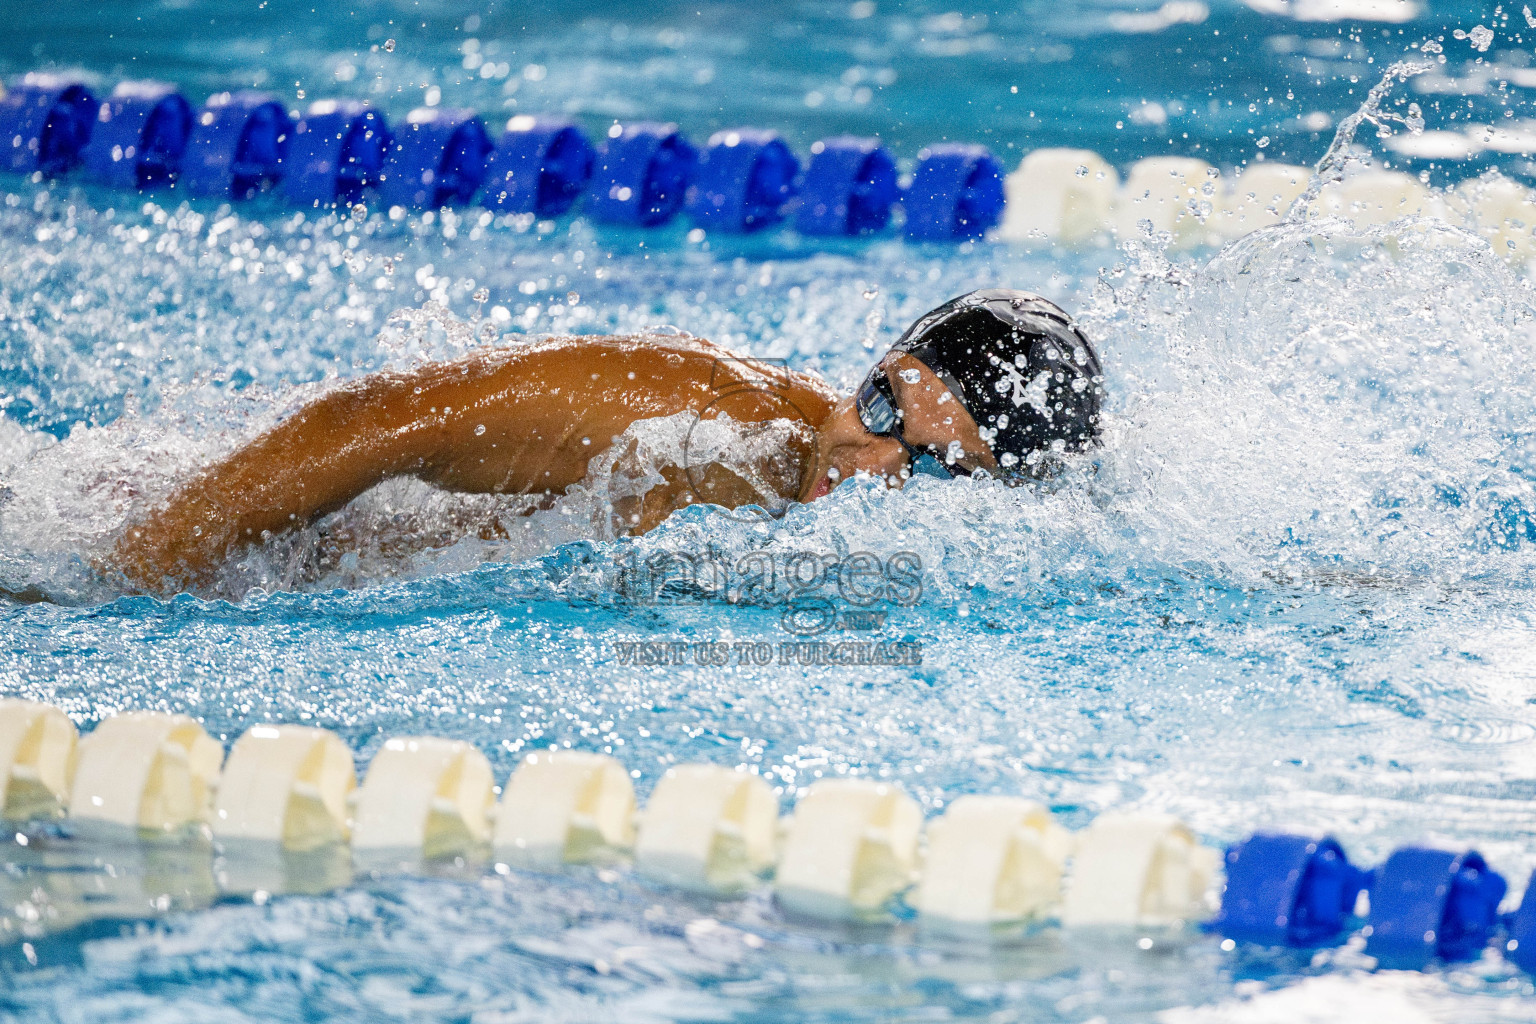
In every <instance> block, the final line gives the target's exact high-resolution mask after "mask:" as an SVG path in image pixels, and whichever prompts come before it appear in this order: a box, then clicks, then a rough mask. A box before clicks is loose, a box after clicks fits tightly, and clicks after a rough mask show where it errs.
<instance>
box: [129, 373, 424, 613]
mask: <svg viewBox="0 0 1536 1024" xmlns="http://www.w3.org/2000/svg"><path fill="white" fill-rule="evenodd" d="M422 376H423V375H421V374H413V375H409V376H402V375H382V374H381V375H374V376H371V377H366V378H363V379H362V380H360V381H356V382H354V383H351V384H348V385H346V386H344V387H342V388H339V389H338V390H336V391H334V392H332V393H330V394H328V395H326V396H324V397H323V398H320V399H318V400H316V401H314V402H312V403H310V404H309V405H307V406H305V407H304V408H303V409H301V410H300V411H299V412H297V413H295V414H294V415H293V416H291V417H289V418H288V419H287V420H285V421H284V422H282V423H281V424H279V425H278V426H277V427H275V428H274V429H273V430H271V431H270V432H268V433H267V434H265V435H263V436H261V437H260V438H258V439H256V440H255V441H253V442H252V443H251V444H249V445H247V446H246V447H244V448H242V449H240V450H239V451H237V452H235V453H234V454H233V455H231V456H230V457H229V458H227V459H225V460H224V461H223V462H221V463H218V464H217V465H214V466H212V467H210V468H209V469H208V470H206V471H205V472H203V473H202V474H201V475H200V476H198V477H197V478H196V479H194V480H192V481H191V482H189V483H188V484H186V485H185V486H183V487H182V488H181V489H180V490H179V491H177V492H176V494H174V495H173V496H172V497H171V499H170V501H169V502H167V503H166V504H165V505H164V506H162V507H161V508H159V509H156V510H155V511H154V512H153V513H151V514H150V515H149V516H148V517H147V518H145V519H144V520H143V521H141V522H139V523H137V524H134V525H132V526H130V527H129V528H128V529H127V530H126V531H125V533H124V534H123V536H122V538H121V539H120V540H119V542H118V545H117V550H116V558H115V561H116V563H117V566H118V568H119V569H120V570H121V571H122V572H123V573H124V574H125V575H126V576H127V577H128V579H129V580H130V581H131V582H132V583H134V584H135V585H137V586H139V587H142V588H144V589H147V590H151V591H161V590H174V589H179V587H181V586H183V585H186V584H189V583H195V582H197V581H201V580H203V579H205V578H206V577H207V575H208V574H209V572H210V571H211V570H212V569H213V568H214V567H216V566H217V565H219V564H220V563H221V562H222V561H223V560H224V559H225V558H226V557H228V556H229V555H230V554H231V553H232V552H233V551H234V550H236V549H237V548H239V547H241V546H243V545H245V544H247V543H250V542H252V541H259V540H260V539H261V537H262V534H263V533H265V532H271V533H278V532H280V531H283V530H286V529H290V528H292V527H294V526H301V525H303V524H305V523H308V522H311V521H313V520H314V519H315V518H316V517H318V516H321V515H324V514H325V513H327V512H329V511H331V510H333V509H336V508H339V507H341V506H342V505H344V504H346V503H347V502H348V501H350V500H351V499H352V498H354V497H356V496H357V495H358V494H361V493H362V492H363V491H365V490H367V489H368V488H369V487H371V486H373V485H374V484H376V483H378V482H379V481H381V480H385V479H387V478H389V477H392V476H399V475H404V474H408V473H411V472H413V471H414V472H420V471H422V470H424V469H427V468H428V467H430V466H431V465H433V464H435V462H436V461H437V459H438V456H439V453H440V452H441V451H442V449H443V446H444V444H445V443H451V441H452V430H451V429H450V426H449V421H450V420H451V419H452V417H451V415H438V416H431V415H430V414H428V415H425V416H424V415H422V413H423V412H425V409H422V408H420V407H419V404H420V403H419V401H418V399H419V398H420V396H421V395H424V394H426V393H427V391H428V387H424V386H423V384H424V383H425V384H428V385H430V382H424V381H422V380H421V379H420V378H421V377H422ZM418 388H421V392H420V394H418V393H417V389H418ZM430 408H431V406H430V405H427V406H426V409H430ZM434 421H435V422H434Z"/></svg>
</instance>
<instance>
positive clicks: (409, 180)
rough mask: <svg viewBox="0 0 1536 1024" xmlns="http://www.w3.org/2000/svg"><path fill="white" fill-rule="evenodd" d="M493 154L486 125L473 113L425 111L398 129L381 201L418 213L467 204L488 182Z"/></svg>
mask: <svg viewBox="0 0 1536 1024" xmlns="http://www.w3.org/2000/svg"><path fill="white" fill-rule="evenodd" d="M490 152H491V140H490V136H488V135H487V134H486V131H485V124H484V123H483V122H482V121H481V120H480V118H479V116H478V115H476V114H475V112H474V111H472V110H456V109H445V108H442V107H421V108H418V109H416V110H413V111H411V112H410V113H409V114H408V115H406V119H405V124H404V125H402V126H400V127H399V128H397V129H396V130H395V135H394V145H393V147H392V148H391V149H390V151H389V156H388V159H386V160H385V162H384V170H383V176H382V179H381V180H380V182H379V198H380V200H381V201H382V202H383V203H384V205H385V206H404V207H408V208H412V209H417V210H424V209H433V210H435V209H437V208H438V207H440V206H451V205H462V204H464V203H467V202H469V201H470V200H471V199H473V198H474V196H475V192H477V191H478V190H479V188H480V183H481V182H482V181H484V180H485V162H486V157H487V156H489V155H490Z"/></svg>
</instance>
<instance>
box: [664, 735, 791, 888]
mask: <svg viewBox="0 0 1536 1024" xmlns="http://www.w3.org/2000/svg"><path fill="white" fill-rule="evenodd" d="M778 827H779V801H778V798H777V797H775V796H774V795H773V790H772V789H770V788H769V787H768V783H766V782H764V781H763V779H762V778H761V777H759V776H757V775H752V774H749V773H747V772H743V771H734V770H732V769H730V768H724V767H720V766H718V765H710V764H685V765H679V766H678V767H676V768H672V769H669V770H668V771H667V773H666V774H665V775H663V776H662V777H661V780H660V781H659V782H657V783H656V788H655V789H654V790H652V791H651V797H650V799H649V800H647V801H646V804H645V810H644V812H643V813H642V814H641V816H640V826H639V834H638V836H637V838H636V840H635V870H637V871H639V872H640V873H641V874H643V875H646V876H647V877H649V878H653V879H655V880H657V881H659V882H665V883H667V884H669V885H675V886H678V887H679V888H683V889H688V890H690V891H693V892H710V893H718V894H722V895H729V894H734V893H739V892H742V891H745V890H746V889H748V888H750V887H751V886H752V885H753V884H754V883H756V882H757V881H758V880H759V878H760V876H761V875H762V873H763V872H764V871H766V870H767V869H768V868H770V867H772V866H773V858H774V845H775V841H776V840H777V837H778Z"/></svg>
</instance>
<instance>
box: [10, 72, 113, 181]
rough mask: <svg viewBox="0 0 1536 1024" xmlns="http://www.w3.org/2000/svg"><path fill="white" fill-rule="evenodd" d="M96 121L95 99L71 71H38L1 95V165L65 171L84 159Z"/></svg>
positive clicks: (14, 167) (60, 172)
mask: <svg viewBox="0 0 1536 1024" xmlns="http://www.w3.org/2000/svg"><path fill="white" fill-rule="evenodd" d="M95 123H96V98H95V97H94V96H92V95H91V91H90V90H89V89H88V88H86V86H85V85H84V83H82V82H80V81H79V80H78V79H75V78H71V77H69V76H67V75H54V74H49V73H46V72H40V71H33V72H29V73H28V74H25V75H23V76H22V77H21V79H20V81H17V82H13V83H12V84H11V88H10V90H9V91H8V92H7V93H6V94H5V95H4V96H3V97H0V167H4V168H5V169H8V170H12V171H21V172H22V173H25V174H30V173H32V172H33V171H42V172H43V173H44V174H49V175H53V174H63V173H64V172H65V171H68V170H70V169H71V168H72V167H74V166H75V165H76V164H78V163H79V162H80V151H81V150H82V149H84V148H85V145H86V143H87V142H88V141H90V138H91V130H92V128H93V126H94V125H95Z"/></svg>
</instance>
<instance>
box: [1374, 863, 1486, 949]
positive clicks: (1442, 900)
mask: <svg viewBox="0 0 1536 1024" xmlns="http://www.w3.org/2000/svg"><path fill="white" fill-rule="evenodd" d="M1507 888H1508V886H1507V884H1506V883H1505V881H1504V879H1503V877H1502V876H1501V875H1499V874H1498V873H1496V872H1494V871H1492V870H1490V869H1489V867H1488V865H1487V864H1486V863H1485V862H1484V860H1483V858H1482V856H1481V855H1480V854H1479V853H1477V851H1475V850H1467V851H1465V852H1458V851H1454V850H1440V849H1432V848H1429V847H1422V846H1408V847H1403V848H1401V849H1398V850H1394V851H1393V852H1392V855H1391V856H1390V857H1388V858H1387V862H1386V863H1385V864H1383V865H1382V866H1381V867H1380V868H1378V869H1377V871H1376V877H1375V878H1374V880H1373V881H1372V882H1371V888H1370V893H1371V895H1370V900H1371V913H1370V917H1369V918H1368V923H1367V927H1366V943H1365V951H1366V952H1367V953H1368V954H1370V955H1371V956H1374V957H1376V958H1377V960H1378V961H1379V962H1380V963H1381V965H1382V966H1384V967H1413V968H1419V967H1423V966H1424V965H1425V964H1427V963H1429V961H1431V960H1433V959H1435V958H1439V959H1441V960H1449V961H1454V960H1467V959H1471V958H1473V957H1475V956H1477V955H1478V953H1479V952H1481V950H1482V949H1483V947H1484V946H1486V945H1487V944H1488V940H1489V938H1490V937H1491V936H1492V934H1493V931H1494V928H1495V926H1496V925H1497V924H1498V909H1499V901H1500V900H1502V899H1503V898H1504V893H1505V891H1506V890H1507Z"/></svg>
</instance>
